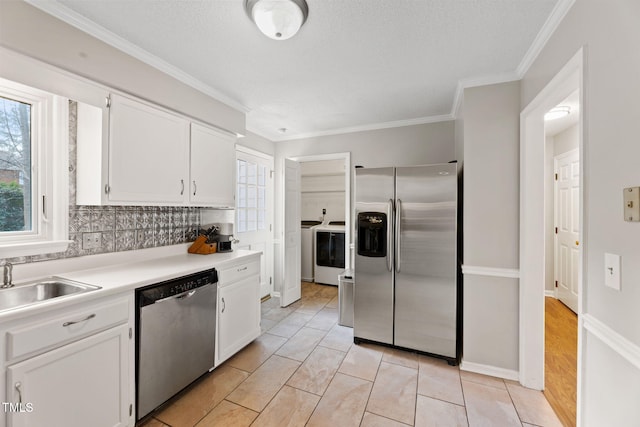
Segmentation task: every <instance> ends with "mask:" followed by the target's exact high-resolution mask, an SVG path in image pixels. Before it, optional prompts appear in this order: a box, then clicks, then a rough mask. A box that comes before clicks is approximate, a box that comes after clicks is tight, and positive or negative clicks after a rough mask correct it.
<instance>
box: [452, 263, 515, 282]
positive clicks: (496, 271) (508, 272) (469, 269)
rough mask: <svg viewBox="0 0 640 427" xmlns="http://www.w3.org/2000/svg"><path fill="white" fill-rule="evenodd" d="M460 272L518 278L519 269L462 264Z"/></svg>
mask: <svg viewBox="0 0 640 427" xmlns="http://www.w3.org/2000/svg"><path fill="white" fill-rule="evenodd" d="M462 274H469V275H473V276H489V277H508V278H510V279H519V278H520V270H516V269H513V268H496V267H479V266H476V265H463V266H462Z"/></svg>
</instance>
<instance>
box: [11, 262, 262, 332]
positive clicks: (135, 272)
mask: <svg viewBox="0 0 640 427" xmlns="http://www.w3.org/2000/svg"><path fill="white" fill-rule="evenodd" d="M261 254H262V252H258V251H248V250H235V251H233V252H226V253H215V254H211V255H198V254H189V253H186V252H184V253H180V254H174V255H170V256H164V257H158V258H152V259H146V260H143V261H133V262H124V263H118V264H112V265H108V266H104V267H98V268H90V269H84V270H78V271H67V272H64V273H59V274H56V275H55V276H56V277H61V278H64V279H68V280H73V281H76V282H81V283H86V284H89V285H94V286H99V287H100V288H101V289H98V290H95V291H90V292H86V293H83V294H79V295H70V296H66V297H60V298H53V299H51V300H48V301H45V302H41V303H34V304H31V305H28V306H25V307H20V308H16V309H12V310H6V311H3V312H0V321H7V320H10V319H12V318H15V317H24V316H27V315H31V314H35V313H39V312H42V311H48V310H50V309H54V308H61V307H64V305H66V304H77V303H82V302H83V301H92V300H94V299H96V298H101V297H105V296H108V295H113V294H116V293H121V292H126V291H133V290H134V289H136V288H140V287H144V286H147V285H151V284H153V283H158V282H162V281H165V280H169V279H173V278H177V277H181V276H185V275H188V274H192V273H197V272H199V271H203V270H207V269H210V268H217V269H220V268H224V267H226V266H231V265H234V264H237V263H241V262H245V261H248V260H249V259H251V258H253V257H260V255H261ZM16 286H20V284H19V283H18V284H17V285H16ZM1 291H2V290H0V292H1Z"/></svg>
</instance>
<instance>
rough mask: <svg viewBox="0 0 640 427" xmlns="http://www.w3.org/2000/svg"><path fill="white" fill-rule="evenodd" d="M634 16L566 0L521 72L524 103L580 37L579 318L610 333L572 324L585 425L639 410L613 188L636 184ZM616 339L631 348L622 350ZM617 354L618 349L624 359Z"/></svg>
mask: <svg viewBox="0 0 640 427" xmlns="http://www.w3.org/2000/svg"><path fill="white" fill-rule="evenodd" d="M638 22H640V2H638V1H637V0H618V1H614V2H605V1H601V0H580V1H576V2H575V4H574V6H573V7H572V9H571V10H570V11H569V13H568V14H567V16H566V17H565V19H564V20H563V22H562V23H561V24H560V26H559V27H558V29H557V30H556V31H555V33H554V34H553V36H552V37H551V39H550V40H549V42H548V43H547V45H546V46H545V48H544V49H543V50H542V52H541V53H540V55H539V56H538V57H537V59H536V60H535V62H534V63H533V64H532V66H531V67H530V69H529V70H528V72H527V73H526V74H525V76H524V78H523V80H522V97H521V107H522V108H524V107H525V106H526V105H527V104H528V103H529V102H531V100H533V99H534V98H535V96H536V95H537V94H538V93H539V92H540V91H541V90H542V88H544V86H545V85H546V84H547V83H548V82H549V81H550V80H551V79H552V78H553V76H554V75H555V74H556V73H557V72H558V70H560V69H561V68H562V66H563V65H564V64H565V63H566V61H568V60H569V59H570V58H571V57H572V56H573V55H574V54H575V53H576V52H577V51H578V49H579V48H580V47H583V46H584V48H585V51H586V55H585V65H584V68H585V70H586V77H585V81H584V87H585V100H586V101H585V105H584V106H583V108H584V110H583V111H584V114H585V117H586V123H585V126H584V129H583V143H584V152H583V156H584V158H583V166H584V181H583V187H584V206H585V212H584V215H585V218H584V235H583V243H584V246H583V250H584V253H585V259H584V266H583V297H582V298H583V312H584V313H583V316H582V319H581V320H583V321H584V320H585V319H586V320H587V321H589V320H590V319H595V320H597V321H598V322H601V323H602V324H603V325H605V326H606V327H607V328H609V331H610V332H609V333H608V334H607V337H611V338H612V340H610V341H609V344H606V343H604V342H603V341H602V340H601V339H600V338H598V337H597V336H595V335H594V334H593V333H592V332H590V331H589V330H587V329H583V331H582V332H583V333H584V340H583V342H582V351H583V354H582V357H583V363H582V385H581V392H582V394H581V401H580V404H581V408H582V424H583V425H587V426H590V425H593V426H597V425H603V424H602V423H603V422H604V423H605V424H608V425H633V424H637V422H638V420H639V419H640V405H638V404H637V402H638V399H637V397H638V390H637V387H636V388H634V387H632V386H629V387H626V388H625V384H629V381H631V380H634V381H635V384H636V385H637V381H638V378H639V377H640V375H639V369H640V360H638V359H639V356H638V355H639V354H640V328H639V327H638V325H640V310H639V309H638V307H640V286H638V283H640V245H639V244H638V242H639V241H640V224H639V223H629V222H625V221H623V216H622V189H623V188H624V187H628V186H638V185H640V168H638V159H639V158H640V144H638V143H637V139H638V135H640V120H638V117H640V105H639V104H638V103H637V102H636V101H635V98H634V97H633V96H631V95H630V94H634V93H640V79H638V75H640V50H638V40H640V25H638ZM605 252H611V253H615V254H620V255H621V256H622V273H621V277H622V290H621V291H620V292H618V291H614V290H612V289H609V288H606V287H605V286H604V253H605ZM613 338H615V339H613ZM624 347H627V348H628V349H630V350H631V351H630V352H629V351H627V352H624V351H622V350H621V348H624ZM620 354H625V355H626V359H624V360H626V362H625V363H621V360H623V359H622V357H621V356H620ZM629 361H632V363H629ZM616 379H619V381H617V380H616ZM632 395H633V396H635V398H632V397H631V396H632ZM614 420H618V421H619V422H616V421H614Z"/></svg>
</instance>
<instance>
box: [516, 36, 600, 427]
mask: <svg viewBox="0 0 640 427" xmlns="http://www.w3.org/2000/svg"><path fill="white" fill-rule="evenodd" d="M585 62H586V51H585V50H584V49H583V48H580V49H579V50H578V52H577V53H576V54H575V55H574V56H573V57H572V58H571V59H570V60H569V61H568V62H567V63H566V65H565V66H564V67H563V68H562V69H561V70H560V71H558V73H557V74H556V75H555V76H554V77H553V78H552V79H551V81H550V82H549V83H548V84H547V85H546V86H545V87H544V88H543V89H542V90H541V91H540V92H539V93H538V95H537V96H536V97H535V98H534V99H533V100H532V101H531V102H530V103H529V105H527V106H526V107H525V108H524V109H523V110H522V112H521V114H520V304H519V310H520V325H519V326H520V330H519V336H520V344H519V350H520V360H519V362H520V363H519V365H520V372H519V381H520V383H521V384H522V385H523V386H525V387H528V388H533V389H537V390H542V389H544V295H545V290H544V278H545V269H546V266H545V234H544V230H545V227H546V226H548V224H545V215H544V212H545V191H544V177H545V172H546V171H545V161H544V151H545V143H544V141H545V136H544V114H545V113H546V112H547V111H549V110H550V109H551V108H553V107H555V106H556V105H557V104H558V103H560V102H562V101H563V100H564V99H566V98H567V97H568V96H569V95H570V94H571V93H572V92H574V91H575V90H576V89H578V90H579V99H580V112H579V124H578V129H579V132H578V133H579V139H580V141H579V144H578V147H579V151H580V184H581V185H580V203H579V206H580V236H581V238H582V243H583V244H582V245H580V249H579V250H580V257H579V262H580V267H579V269H578V280H579V298H578V313H577V314H578V366H577V377H578V384H577V393H578V399H577V417H578V418H577V424H578V425H580V421H581V420H580V418H581V417H580V414H581V395H582V390H581V384H582V358H583V354H584V348H583V347H584V340H583V336H582V330H583V328H582V312H583V307H584V298H585V295H584V292H583V289H584V288H585V287H586V284H585V283H584V278H585V277H586V275H585V274H584V271H583V270H584V268H585V262H584V259H585V254H586V251H587V248H588V236H587V234H586V233H585V230H586V229H587V227H586V220H588V218H587V215H586V213H585V209H584V205H585V204H584V194H585V188H586V186H587V184H588V183H587V182H586V181H585V179H584V167H585V166H584V165H585V158H586V157H587V155H588V153H587V151H586V149H585V148H586V146H587V134H586V132H585V129H586V128H587V123H586V120H585V114H584V111H585V109H586V102H585V99H586V97H585V72H584V63H585Z"/></svg>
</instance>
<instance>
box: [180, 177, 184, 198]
mask: <svg viewBox="0 0 640 427" xmlns="http://www.w3.org/2000/svg"><path fill="white" fill-rule="evenodd" d="M180 185H182V189H181V190H180V195H181V196H182V195H183V194H184V179H181V180H180Z"/></svg>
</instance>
